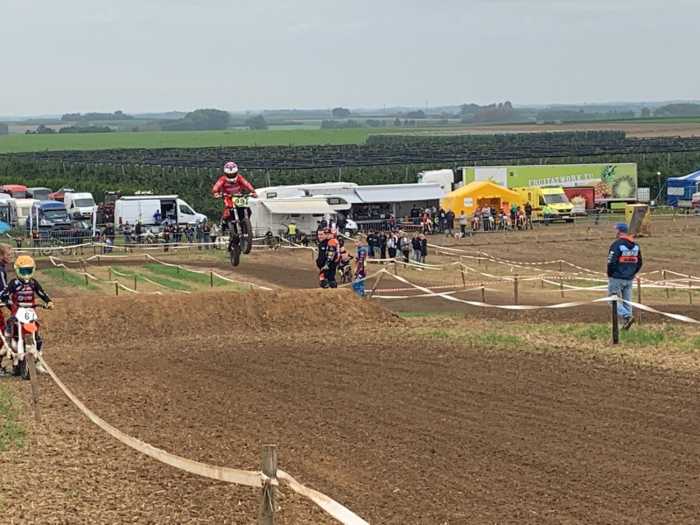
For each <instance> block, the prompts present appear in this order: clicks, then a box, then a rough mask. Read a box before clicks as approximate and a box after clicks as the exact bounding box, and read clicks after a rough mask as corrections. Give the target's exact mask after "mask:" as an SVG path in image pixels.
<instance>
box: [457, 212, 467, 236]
mask: <svg viewBox="0 0 700 525" xmlns="http://www.w3.org/2000/svg"><path fill="white" fill-rule="evenodd" d="M459 231H460V233H461V234H462V237H466V236H467V215H466V214H465V213H464V210H462V211H460V212H459Z"/></svg>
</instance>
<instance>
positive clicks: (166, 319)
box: [42, 290, 401, 344]
mask: <svg viewBox="0 0 700 525" xmlns="http://www.w3.org/2000/svg"><path fill="white" fill-rule="evenodd" d="M341 304H342V308H339V307H338V305H341ZM339 315H340V316H341V318H338V316H339ZM42 318H43V320H44V323H45V332H46V333H47V334H51V335H50V337H51V338H52V339H56V340H63V341H71V340H73V341H74V342H76V341H75V339H76V338H78V339H79V342H80V343H83V344H85V343H89V342H92V341H95V340H97V341H101V340H106V338H115V337H117V338H118V337H119V334H120V333H124V331H127V330H128V333H129V336H130V337H153V336H159V335H161V334H162V335H170V334H173V333H180V334H182V333H190V334H196V333H198V332H200V333H206V332H207V331H208V330H207V327H208V326H212V325H213V326H217V327H221V326H227V325H230V326H231V327H232V329H234V328H235V329H239V328H241V329H245V330H246V331H247V332H250V331H254V332H269V331H285V332H293V331H295V330H304V329H307V328H315V327H319V326H326V325H329V324H333V325H337V324H340V325H342V326H343V327H346V328H351V327H358V326H366V325H368V324H375V325H376V324H386V323H401V320H400V319H399V318H398V317H397V316H396V314H393V313H391V312H389V311H388V310H386V309H384V308H383V307H381V306H379V305H378V304H376V303H374V302H371V301H367V300H363V299H360V298H359V297H357V296H356V295H355V294H354V293H352V292H351V291H349V290H304V291H301V290H294V291H274V292H264V291H251V292H246V293H231V292H210V293H200V294H192V295H178V296H175V295H149V296H145V295H130V296H121V297H94V298H89V299H86V298H85V296H82V297H69V298H63V299H60V300H59V301H57V303H56V308H55V310H53V311H46V312H44V313H43V315H42ZM221 331H222V330H220V329H217V330H216V332H221Z"/></svg>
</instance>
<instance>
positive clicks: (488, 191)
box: [440, 181, 524, 217]
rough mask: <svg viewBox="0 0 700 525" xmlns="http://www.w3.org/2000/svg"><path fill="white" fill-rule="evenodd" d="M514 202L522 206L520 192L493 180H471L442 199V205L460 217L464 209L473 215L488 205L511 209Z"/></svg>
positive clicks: (465, 212)
mask: <svg viewBox="0 0 700 525" xmlns="http://www.w3.org/2000/svg"><path fill="white" fill-rule="evenodd" d="M513 203H515V205H516V206H522V205H523V204H524V202H523V198H522V197H521V196H520V195H519V194H518V193H516V192H514V191H510V190H509V189H508V188H505V187H503V186H499V185H498V184H495V183H493V182H491V181H474V182H470V183H469V184H467V185H466V186H462V187H461V188H457V189H456V190H454V191H452V192H450V193H448V194H447V195H445V196H444V197H443V198H442V199H441V200H440V206H441V207H442V208H443V209H444V210H445V211H447V210H452V211H453V212H454V213H455V215H456V216H458V217H459V214H460V212H461V211H462V210H464V214H465V215H473V214H474V210H475V209H476V208H483V207H484V206H488V207H490V208H495V209H497V210H498V209H501V208H503V209H508V210H509V209H510V207H511V205H512V204H513Z"/></svg>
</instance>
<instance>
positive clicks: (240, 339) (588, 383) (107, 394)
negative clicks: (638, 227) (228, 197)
mask: <svg viewBox="0 0 700 525" xmlns="http://www.w3.org/2000/svg"><path fill="white" fill-rule="evenodd" d="M699 233H700V223H698V222H697V220H696V219H694V218H679V219H678V220H675V221H674V220H670V219H668V220H665V221H658V222H655V223H654V225H653V236H652V237H648V238H643V239H641V240H640V243H641V245H642V249H643V253H644V256H645V260H646V263H645V268H644V270H645V271H648V272H654V271H656V270H659V271H660V270H663V269H666V270H668V271H676V272H679V273H682V274H683V275H687V274H692V275H694V276H697V275H699V274H700V260H698V258H697V257H696V254H697V253H698V250H700V237H699ZM610 237H611V231H610V225H608V224H605V225H598V226H593V225H586V226H575V227H571V226H566V225H555V226H551V227H548V228H544V227H541V228H538V229H536V230H535V231H534V232H518V233H512V234H507V235H506V234H493V235H491V234H479V235H475V236H474V237H473V238H472V239H465V240H454V239H446V238H445V237H443V236H437V235H436V236H433V237H431V238H430V242H431V243H432V244H434V245H440V246H445V247H447V248H451V249H452V250H463V252H455V253H464V254H465V255H468V256H471V257H472V258H464V259H462V261H463V262H464V264H465V266H468V267H469V268H471V269H470V270H468V271H467V276H466V277H465V280H466V281H467V284H466V285H467V287H469V286H471V285H470V281H472V280H473V281H476V282H477V283H478V282H480V281H488V282H486V286H487V287H488V288H489V290H488V292H487V294H488V295H487V297H486V299H487V301H488V302H490V303H501V304H510V303H512V283H511V282H499V281H498V280H497V279H495V278H494V277H491V278H488V277H487V276H485V275H483V274H489V275H491V276H495V277H512V276H514V275H520V276H521V277H523V279H527V278H528V277H531V276H537V277H538V278H539V277H543V278H547V277H549V276H550V274H551V278H552V279H554V280H556V277H554V275H555V274H556V273H557V272H560V265H559V263H558V262H552V263H550V264H546V265H539V266H532V267H531V269H527V268H526V267H527V265H525V264H518V263H528V262H530V263H531V262H537V261H540V262H541V261H549V260H553V261H557V260H558V259H562V260H563V261H565V262H564V263H562V265H561V268H562V270H561V274H562V276H566V277H567V279H570V280H567V281H566V282H570V283H572V285H574V284H575V285H581V286H583V285H585V279H586V278H590V279H593V278H594V277H592V276H594V275H596V274H594V273H590V272H599V271H602V270H604V262H605V256H606V251H607V247H608V245H609V243H610V240H611V239H610ZM436 250H437V248H435V247H433V248H432V249H431V251H430V253H429V255H428V263H430V264H433V265H439V266H442V267H443V269H442V270H432V271H431V270H428V269H419V268H410V267H403V266H402V265H397V266H396V270H394V267H393V265H387V266H385V267H384V268H386V269H387V270H389V271H390V272H392V273H393V272H394V271H396V272H397V273H398V276H399V277H402V278H405V279H406V280H408V281H409V282H412V283H417V284H419V285H423V286H427V287H432V288H435V289H437V287H438V286H446V285H450V284H451V285H454V284H457V285H460V284H462V276H461V274H460V272H459V270H458V269H456V268H455V270H452V269H450V268H449V267H448V265H450V264H453V263H454V262H455V260H459V257H454V256H451V255H446V254H444V253H443V254H438V253H436ZM152 253H154V257H155V258H156V259H157V261H158V260H162V261H163V262H167V263H169V264H180V265H183V268H181V269H179V270H178V269H177V268H175V267H173V266H166V265H163V264H161V265H160V266H159V265H158V262H157V261H153V260H150V262H148V263H146V262H145V261H144V257H143V255H140V254H138V253H136V254H130V255H129V257H128V258H121V259H120V258H114V259H112V260H110V259H108V258H101V259H100V260H96V259H94V258H93V259H90V260H87V258H88V257H89V256H91V255H92V251H88V252H86V253H84V254H83V255H82V256H78V255H75V254H73V255H64V256H60V257H59V259H60V260H56V261H55V262H56V263H61V262H63V263H65V264H66V267H67V268H66V269H62V268H61V267H57V266H55V265H53V264H52V263H51V261H50V260H48V259H47V258H40V260H39V266H40V270H39V275H38V278H39V279H40V280H41V281H42V282H45V283H46V286H47V288H49V290H50V291H52V292H54V295H55V297H56V305H57V306H56V309H55V310H53V311H50V312H48V311H47V312H43V311H42V312H40V315H41V316H42V318H43V319H44V330H45V337H46V340H47V351H46V352H47V354H46V355H47V360H48V362H49V363H50V364H51V366H52V367H53V368H54V370H55V371H56V373H57V374H58V375H59V377H61V379H62V380H63V381H64V382H65V383H66V384H67V386H68V387H69V388H70V389H71V390H73V391H74V393H75V394H76V395H77V396H78V397H79V398H80V399H81V400H82V401H83V402H84V403H86V405H87V406H88V407H89V408H91V409H92V410H94V411H95V412H96V413H97V414H98V415H99V416H100V417H103V418H104V419H105V420H106V421H107V422H109V423H111V424H113V425H115V426H116V427H118V428H119V429H120V430H122V431H124V432H126V433H128V434H130V435H133V436H136V437H138V438H139V439H142V440H144V441H146V442H148V443H151V444H152V445H154V446H156V447H160V448H163V449H165V450H168V451H170V452H173V453H175V454H178V455H181V456H184V457H188V458H191V459H195V460H199V461H204V462H207V463H211V464H215V465H226V466H231V467H238V468H245V469H256V468H258V465H259V462H260V459H259V458H260V450H261V447H262V445H263V444H264V443H270V442H272V443H276V444H277V445H278V447H279V462H280V467H281V468H283V469H284V470H286V471H287V472H289V473H291V474H292V475H293V476H295V477H296V478H297V479H299V480H300V481H302V482H303V483H305V484H308V485H309V486H311V487H313V488H315V489H317V490H320V491H321V492H323V493H325V494H327V495H329V496H331V497H332V498H334V499H336V500H338V501H340V502H341V503H343V504H344V505H347V506H348V507H349V508H350V509H352V510H353V511H355V512H357V513H358V514H359V515H360V516H362V517H363V518H365V519H367V520H368V521H370V522H371V523H396V524H406V523H417V524H433V523H459V524H462V523H475V524H480V523H533V524H535V523H536V524H540V523H562V522H567V523H600V524H603V523H629V524H633V523H634V524H637V523H650V524H651V523H674V524H675V523H680V524H685V523H688V524H690V523H693V520H695V518H696V517H697V515H698V514H699V513H700V502H698V500H697V490H698V480H697V473H698V471H700V445H699V444H698V442H697V439H695V437H696V436H697V435H698V434H699V433H700V426H699V425H700V422H699V421H698V420H697V418H696V417H694V414H697V413H698V412H699V411H700V328H698V327H694V326H693V325H688V324H681V323H678V322H675V321H672V320H669V319H667V318H663V317H660V316H658V315H654V314H648V313H644V314H643V315H644V317H643V320H642V323H641V324H640V325H638V326H635V327H634V328H633V330H632V331H631V332H630V333H629V334H623V339H622V343H621V345H620V346H619V347H617V348H612V347H611V346H610V345H609V344H608V337H609V326H608V323H607V319H608V316H609V307H608V306H607V305H600V306H598V305H595V304H590V305H587V306H585V307H583V308H581V309H579V308H575V309H562V310H550V311H535V312H530V313H524V314H523V313H518V312H499V311H494V310H492V309H489V310H486V309H484V308H477V307H473V306H467V305H463V304H452V303H450V302H449V301H446V300H443V299H440V298H429V299H421V298H410V297H409V298H407V299H404V300H397V301H391V300H381V299H374V300H361V299H359V298H357V297H355V296H354V295H353V294H352V293H351V292H349V291H348V290H337V291H328V290H317V289H315V287H316V286H317V282H318V281H317V279H318V278H317V275H316V274H315V271H314V267H313V264H312V257H311V254H310V252H309V251H308V250H294V249H282V248H280V249H278V250H268V249H256V250H254V251H253V253H252V254H251V255H250V256H248V257H246V258H245V259H244V260H243V262H242V263H241V266H239V267H238V268H236V269H235V271H234V270H233V269H232V268H230V267H228V266H227V264H226V261H225V257H224V254H223V253H222V252H220V251H216V250H212V251H209V252H207V251H206V250H203V251H199V250H195V251H194V252H190V253H187V252H185V253H181V254H175V255H173V254H172V253H167V254H166V253H155V252H152ZM486 254H491V255H493V256H495V257H497V258H501V259H508V260H510V261H513V262H512V263H501V262H497V260H496V259H495V258H492V259H489V258H488V257H487V255H486ZM473 257H481V258H480V259H474V258H473ZM567 262H568V263H572V264H576V265H577V266H579V267H581V268H583V269H584V270H586V271H587V272H589V273H585V274H580V273H576V272H581V271H583V270H580V269H576V268H574V267H572V266H571V267H568V269H565V268H566V267H567V265H566V263H567ZM188 268H189V270H188ZM380 268H381V267H380V266H379V265H372V267H371V270H370V271H371V272H375V271H377V270H379V269H380ZM472 269H473V270H472ZM209 270H215V271H216V272H217V273H218V274H219V275H221V276H223V277H227V278H234V279H237V280H240V281H244V282H248V283H253V284H254V285H258V286H267V287H269V288H272V289H273V290H271V291H265V290H261V289H257V290H254V291H248V290H247V288H248V286H246V285H245V284H240V285H238V286H233V285H232V284H224V283H223V282H222V283H220V286H215V287H214V290H213V291H208V290H209V289H211V288H212V287H211V286H209V287H208V286H207V282H206V277H207V272H208V271H209ZM80 271H87V272H88V273H90V274H91V275H94V276H96V277H97V278H99V282H97V283H95V284H93V288H90V287H89V286H87V285H85V282H84V280H83V279H81V278H80V274H78V273H77V272H80ZM197 271H200V272H204V273H203V274H198V273H196V272H197ZM112 272H114V273H112ZM116 272H118V274H121V275H117V274H116ZM478 272H481V274H480V273H478ZM67 275H71V276H74V277H77V279H73V277H66V276H67ZM115 276H116V277H117V278H118V279H119V280H120V282H122V283H123V284H124V285H129V284H130V283H131V282H132V280H133V278H134V276H136V279H137V288H138V292H139V293H136V294H134V293H128V292H126V291H121V292H120V294H119V297H114V289H113V287H110V286H109V285H107V284H104V283H103V281H109V280H111V279H114V278H115ZM123 276H126V277H123ZM139 276H141V277H148V278H149V279H152V280H154V281H156V282H158V280H160V285H161V286H157V285H153V284H149V283H147V282H145V281H143V280H139ZM651 278H652V277H651V276H650V277H649V279H651ZM574 279H577V280H574ZM175 283H179V284H177V285H176V284H175ZM374 283H375V279H374V278H373V279H371V280H370V281H369V283H368V288H371V287H372V286H373V285H374ZM210 284H211V283H210ZM592 284H594V283H592V282H589V283H588V285H592ZM183 286H187V287H188V289H187V290H182V289H179V288H182V287H183ZM404 287H405V284H403V283H401V282H398V281H395V280H393V279H391V277H390V276H388V275H385V276H384V277H383V279H382V280H381V281H380V283H379V286H378V288H377V290H378V295H391V294H396V293H399V294H403V293H405V294H407V295H409V294H410V292H409V291H400V292H397V291H395V289H396V288H404ZM167 288H171V289H170V290H168V289H167ZM178 289H179V290H178ZM548 290H549V288H548V287H544V288H543V287H542V282H541V281H539V280H534V281H523V285H522V288H521V290H520V292H521V295H520V303H521V304H551V303H557V302H562V301H575V300H586V299H591V298H594V297H596V296H599V294H596V293H593V292H585V293H579V294H577V293H575V292H573V291H571V290H569V289H567V290H566V292H565V293H566V297H565V298H563V299H562V298H561V297H560V296H559V293H560V290H559V289H557V288H556V287H555V288H554V289H553V292H550V291H548ZM155 291H160V292H161V293H163V295H152V292H155ZM183 292H190V293H189V294H185V293H183ZM644 294H645V295H644V301H643V302H644V303H645V304H649V305H652V306H654V307H656V308H658V309H660V310H663V311H675V312H678V313H684V314H686V315H690V316H691V317H694V318H696V319H700V307H699V306H698V303H700V292H697V291H696V292H694V296H693V295H692V292H691V296H690V297H691V298H692V299H690V298H689V294H688V293H687V291H685V290H673V291H672V292H671V293H670V295H669V297H667V296H666V294H665V292H664V291H663V290H654V289H649V290H645V291H644ZM479 295H480V292H479V291H471V292H461V293H459V294H457V297H460V298H465V299H475V300H480V298H479ZM691 300H692V301H693V303H694V304H692V305H691V304H689V302H690V301H691ZM40 387H41V392H40V408H41V420H40V421H39V422H35V421H34V420H33V418H32V410H31V401H30V399H31V396H30V389H29V387H28V384H27V383H22V382H20V381H16V380H14V379H8V378H2V379H0V413H10V412H12V411H8V409H7V406H8V404H10V403H11V404H12V406H13V407H14V408H13V411H14V412H13V414H12V418H6V419H0V427H2V429H0V436H4V435H6V434H7V435H11V436H14V437H13V438H12V439H6V440H5V439H0V449H2V448H4V450H0V483H2V484H3V486H4V487H6V488H7V489H6V491H5V492H4V496H3V498H2V500H0V508H1V509H2V510H1V511H2V513H3V516H4V517H6V518H7V519H8V521H10V522H14V523H25V522H32V521H34V522H45V523H81V522H89V523H105V524H106V523H121V522H136V523H202V524H204V523H206V524H209V523H211V524H214V523H253V522H254V521H255V517H256V515H257V505H258V491H257V490H253V489H249V488H245V487H239V486H235V485H228V484H224V483H219V482H213V481H208V480H204V479H200V478H196V477H194V476H191V475H188V474H183V473H179V472H178V471H176V470H174V469H171V468H170V467H166V466H163V465H161V464H159V463H157V462H155V461H153V460H151V459H148V458H145V457H143V456H141V455H139V454H138V453H136V452H133V451H131V450H130V449H127V448H126V447H124V446H122V445H121V444H119V443H117V442H116V441H113V440H112V438H110V437H108V436H106V435H105V434H103V433H102V431H100V430H99V429H98V428H97V427H95V426H93V425H92V423H90V422H89V421H88V420H87V419H86V418H84V417H83V416H82V415H81V414H80V413H79V412H78V410H77V409H76V408H75V407H74V406H73V405H72V404H71V403H70V402H69V401H68V400H67V399H66V398H65V397H64V396H63V394H62V393H61V392H60V391H59V390H58V388H57V387H56V386H55V385H54V384H53V383H52V382H51V381H50V379H49V378H48V377H46V376H43V377H41V381H40ZM6 421H12V425H11V427H10V428H9V430H8V431H7V432H4V430H5V428H6V426H7V423H6ZM3 425H5V426H3ZM18 428H19V429H21V431H22V432H23V433H22V432H18ZM10 431H11V432H10ZM18 435H19V437H18ZM27 491H29V492H31V493H32V494H33V495H34V497H33V498H32V499H31V501H29V500H23V499H22V497H21V496H22V494H24V493H26V492H27ZM280 493H281V495H280V499H279V504H280V511H279V514H278V515H279V523H289V524H297V523H333V521H332V520H331V519H330V518H329V517H327V516H326V515H324V514H322V513H321V511H319V510H318V509H316V508H315V507H314V506H313V505H312V504H311V503H309V502H307V501H306V500H304V499H301V498H299V497H297V496H295V495H294V494H293V493H292V492H291V491H289V490H287V489H285V488H284V487H283V488H282V490H281V491H280ZM15 498H19V500H18V501H19V503H17V502H16V500H15Z"/></svg>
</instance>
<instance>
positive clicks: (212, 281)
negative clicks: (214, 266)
mask: <svg viewBox="0 0 700 525" xmlns="http://www.w3.org/2000/svg"><path fill="white" fill-rule="evenodd" d="M209 288H214V272H211V271H210V272H209Z"/></svg>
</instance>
